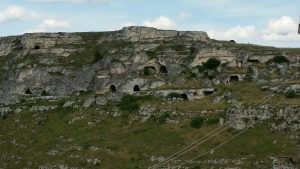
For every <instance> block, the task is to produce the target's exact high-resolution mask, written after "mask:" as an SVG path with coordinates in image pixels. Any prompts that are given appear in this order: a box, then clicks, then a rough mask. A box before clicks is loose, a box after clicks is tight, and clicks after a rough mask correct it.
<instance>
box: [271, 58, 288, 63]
mask: <svg viewBox="0 0 300 169" xmlns="http://www.w3.org/2000/svg"><path fill="white" fill-rule="evenodd" d="M273 61H274V62H275V63H286V62H289V61H288V60H287V58H286V57H284V56H275V57H274V58H273Z"/></svg>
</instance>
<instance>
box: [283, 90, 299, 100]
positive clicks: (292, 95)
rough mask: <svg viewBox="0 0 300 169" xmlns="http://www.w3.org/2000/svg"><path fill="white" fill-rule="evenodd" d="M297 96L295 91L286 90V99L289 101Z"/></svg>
mask: <svg viewBox="0 0 300 169" xmlns="http://www.w3.org/2000/svg"><path fill="white" fill-rule="evenodd" d="M296 96H297V94H296V91H295V90H292V89H290V90H288V92H287V95H286V98H288V99H291V98H295V97H296Z"/></svg>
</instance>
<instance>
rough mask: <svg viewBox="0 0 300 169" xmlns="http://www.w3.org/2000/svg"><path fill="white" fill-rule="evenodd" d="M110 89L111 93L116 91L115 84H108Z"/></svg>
mask: <svg viewBox="0 0 300 169" xmlns="http://www.w3.org/2000/svg"><path fill="white" fill-rule="evenodd" d="M110 91H111V92H113V93H115V92H117V88H116V86H115V85H111V86H110Z"/></svg>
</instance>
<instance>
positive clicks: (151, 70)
mask: <svg viewBox="0 0 300 169" xmlns="http://www.w3.org/2000/svg"><path fill="white" fill-rule="evenodd" d="M154 73H155V68H154V67H145V68H144V75H145V76H150V75H152V74H154Z"/></svg>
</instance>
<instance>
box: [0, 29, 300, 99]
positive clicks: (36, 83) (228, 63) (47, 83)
mask: <svg viewBox="0 0 300 169" xmlns="http://www.w3.org/2000/svg"><path fill="white" fill-rule="evenodd" d="M227 45H228V43H224V42H218V41H215V40H211V39H209V37H208V35H207V34H206V33H205V32H189V31H183V32H180V31H174V30H158V29H155V28H148V27H125V28H123V29H122V30H120V31H115V32H99V33H36V34H24V35H22V36H12V37H3V38H1V39H0V65H1V69H0V104H5V105H10V104H15V103H18V102H19V101H20V98H21V97H29V96H30V97H33V96H34V97H39V96H68V95H72V94H74V93H76V92H84V91H93V92H95V93H96V94H100V95H103V96H102V97H104V98H120V97H122V95H123V94H137V93H139V92H148V91H149V90H156V88H160V87H162V86H166V85H168V84H174V83H177V82H176V81H178V80H179V79H176V80H174V78H175V77H183V76H184V75H185V74H187V73H188V72H194V73H193V74H197V72H198V67H199V66H201V65H202V64H203V63H204V62H206V61H207V60H208V59H210V58H217V59H218V60H220V62H221V65H222V66H219V68H218V69H217V71H208V72H206V73H207V75H208V78H205V77H203V74H202V75H200V76H201V77H200V78H202V82H203V83H204V87H203V88H197V89H194V90H195V91H196V92H195V91H194V95H193V90H188V89H187V90H186V91H184V92H183V91H180V92H179V93H181V94H183V93H184V94H187V95H188V98H189V99H192V98H201V97H202V95H205V94H203V92H202V94H201V92H198V91H203V90H204V89H205V88H210V87H211V86H212V85H215V84H220V83H224V84H227V83H231V82H235V81H243V80H244V79H246V78H247V77H248V76H249V77H250V78H252V79H257V78H259V79H260V80H264V79H266V78H268V77H269V75H271V74H272V73H273V72H274V71H277V70H279V71H280V73H281V74H283V75H284V76H285V77H288V76H289V75H290V74H291V73H292V72H293V71H292V69H291V68H289V67H287V66H286V65H284V64H281V65H274V68H272V69H271V70H265V69H261V70H259V69H258V68H257V67H256V66H255V64H254V63H256V62H259V63H266V62H269V61H270V60H271V59H272V58H274V56H275V54H280V50H277V49H272V50H273V51H270V50H267V52H261V53H260V54H257V53H255V52H252V51H247V50H243V49H237V48H234V47H228V46H227ZM286 57H287V58H288V59H289V60H293V61H295V62H294V66H295V67H299V56H295V55H286ZM225 69H243V70H247V71H241V72H242V73H237V72H226V71H224V70H225ZM198 73H199V72H198ZM193 74H192V75H193ZM211 77H213V78H212V79H211ZM182 80H184V78H182ZM159 93H161V92H156V94H158V95H159ZM112 94H113V95H117V97H111V95H112ZM163 95H165V94H163ZM102 100H103V99H102ZM104 100H106V99H104ZM101 102H102V103H101V104H103V103H105V102H106V101H101Z"/></svg>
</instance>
